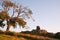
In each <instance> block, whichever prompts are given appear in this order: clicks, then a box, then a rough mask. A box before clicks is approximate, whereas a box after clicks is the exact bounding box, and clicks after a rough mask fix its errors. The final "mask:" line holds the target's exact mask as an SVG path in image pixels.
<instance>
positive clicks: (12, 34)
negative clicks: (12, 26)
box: [5, 32, 15, 36]
mask: <svg viewBox="0 0 60 40" xmlns="http://www.w3.org/2000/svg"><path fill="white" fill-rule="evenodd" d="M5 34H6V35H10V36H15V34H14V32H5Z"/></svg>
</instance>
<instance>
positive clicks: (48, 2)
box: [10, 0, 60, 33]
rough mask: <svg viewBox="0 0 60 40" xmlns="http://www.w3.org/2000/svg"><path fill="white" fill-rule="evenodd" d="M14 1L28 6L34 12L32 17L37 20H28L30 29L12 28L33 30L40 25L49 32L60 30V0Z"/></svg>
mask: <svg viewBox="0 0 60 40" xmlns="http://www.w3.org/2000/svg"><path fill="white" fill-rule="evenodd" d="M13 2H16V3H20V4H23V5H24V6H28V7H29V8H30V9H31V10H32V12H33V14H32V17H33V18H34V19H35V21H32V19H29V20H27V25H28V26H29V28H28V29H25V28H20V29H19V27H18V28H16V29H13V28H12V27H11V28H10V30H14V31H22V30H31V29H35V28H36V26H37V25H39V26H40V28H41V29H45V30H47V31H48V32H54V33H55V32H60V0H13Z"/></svg>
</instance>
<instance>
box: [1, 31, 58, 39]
mask: <svg viewBox="0 0 60 40" xmlns="http://www.w3.org/2000/svg"><path fill="white" fill-rule="evenodd" d="M0 40H59V39H53V38H49V37H44V36H38V35H32V34H24V33H14V32H5V33H0Z"/></svg>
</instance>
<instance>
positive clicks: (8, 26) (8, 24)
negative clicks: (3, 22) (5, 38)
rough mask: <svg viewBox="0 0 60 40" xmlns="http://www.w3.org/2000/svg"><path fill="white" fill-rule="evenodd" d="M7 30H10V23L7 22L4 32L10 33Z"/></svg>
mask: <svg viewBox="0 0 60 40" xmlns="http://www.w3.org/2000/svg"><path fill="white" fill-rule="evenodd" d="M9 29H10V22H7V29H6V31H8V32H9V31H10V30H9Z"/></svg>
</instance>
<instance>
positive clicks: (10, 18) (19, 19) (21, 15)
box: [0, 0, 32, 31]
mask: <svg viewBox="0 0 60 40" xmlns="http://www.w3.org/2000/svg"><path fill="white" fill-rule="evenodd" d="M2 1H3V2H2V3H1V6H2V8H3V9H2V11H0V19H1V20H0V26H1V27H2V25H3V22H4V20H6V21H7V29H6V31H10V30H9V28H10V26H13V27H14V28H15V27H16V25H17V23H18V24H19V26H20V27H23V28H24V27H25V25H26V23H27V22H26V19H27V18H30V17H31V14H32V11H31V10H30V9H29V8H27V7H24V6H22V5H17V4H16V3H13V2H12V1H10V0H2ZM10 8H12V9H13V13H10V14H12V15H9V12H8V11H9V10H10ZM16 13H17V15H16V16H14V15H15V14H16Z"/></svg>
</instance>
